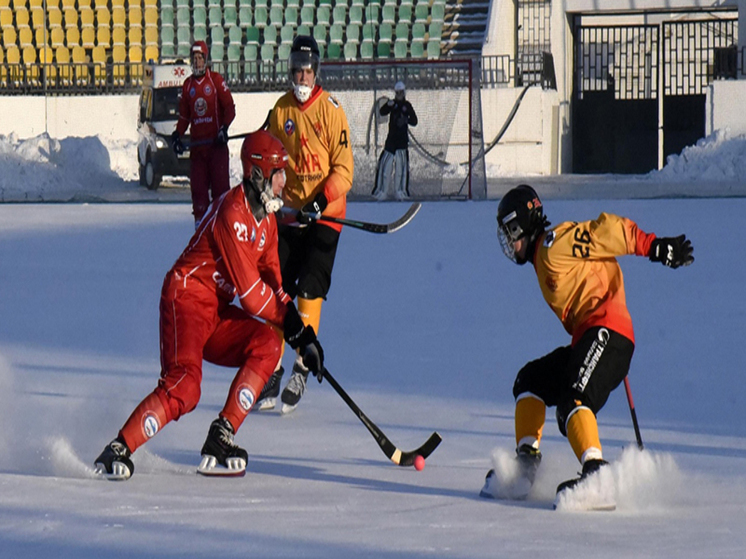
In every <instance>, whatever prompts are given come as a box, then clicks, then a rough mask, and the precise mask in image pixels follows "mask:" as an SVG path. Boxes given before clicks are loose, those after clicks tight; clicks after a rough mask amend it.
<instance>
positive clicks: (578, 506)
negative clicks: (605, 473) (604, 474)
mask: <svg viewBox="0 0 746 559" xmlns="http://www.w3.org/2000/svg"><path fill="white" fill-rule="evenodd" d="M608 464H609V463H608V462H607V461H606V460H601V459H599V460H586V461H585V462H584V463H583V471H582V472H581V474H580V477H576V478H573V479H568V480H567V481H563V482H562V483H560V484H559V485H558V486H557V495H556V497H555V499H554V508H555V509H557V508H558V505H559V504H560V501H562V500H563V498H564V500H565V502H564V503H563V504H564V505H565V506H566V507H567V508H568V510H614V509H616V503H615V502H614V501H615V499H614V497H613V494H609V493H608V491H606V490H603V489H602V490H600V491H599V490H598V489H599V488H587V491H586V488H585V486H584V482H586V481H587V480H588V478H590V477H592V476H593V475H594V474H597V472H598V471H599V470H600V469H602V468H605V467H606V466H608ZM574 489H579V491H581V492H587V495H582V496H580V497H578V496H576V495H573V496H572V497H569V495H570V494H571V492H572V491H573V490H574ZM606 489H608V488H606ZM611 489H612V490H613V488H611ZM568 498H569V499H572V500H573V501H577V502H572V503H571V504H568V503H567V499H568Z"/></svg>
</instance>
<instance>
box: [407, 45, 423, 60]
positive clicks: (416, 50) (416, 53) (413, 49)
mask: <svg viewBox="0 0 746 559" xmlns="http://www.w3.org/2000/svg"><path fill="white" fill-rule="evenodd" d="M409 52H410V54H411V55H412V58H423V57H424V56H425V43H423V42H422V41H418V42H414V43H411V44H410V45H409Z"/></svg>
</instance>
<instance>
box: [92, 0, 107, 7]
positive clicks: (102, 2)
mask: <svg viewBox="0 0 746 559" xmlns="http://www.w3.org/2000/svg"><path fill="white" fill-rule="evenodd" d="M93 7H94V8H96V9H99V8H108V7H109V2H108V1H107V0H93Z"/></svg>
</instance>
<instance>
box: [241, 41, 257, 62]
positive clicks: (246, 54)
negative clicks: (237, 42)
mask: <svg viewBox="0 0 746 559" xmlns="http://www.w3.org/2000/svg"><path fill="white" fill-rule="evenodd" d="M258 54H259V48H258V47H257V46H256V45H246V46H245V47H244V48H243V59H244V60H245V61H246V62H252V61H254V60H256V57H257V55H258Z"/></svg>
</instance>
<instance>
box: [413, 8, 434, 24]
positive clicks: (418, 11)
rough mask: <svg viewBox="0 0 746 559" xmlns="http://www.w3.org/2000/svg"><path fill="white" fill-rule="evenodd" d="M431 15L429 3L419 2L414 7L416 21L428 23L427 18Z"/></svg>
mask: <svg viewBox="0 0 746 559" xmlns="http://www.w3.org/2000/svg"><path fill="white" fill-rule="evenodd" d="M429 17H430V7H429V6H428V5H427V4H417V6H415V8H414V22H415V23H422V24H425V23H427V18H429Z"/></svg>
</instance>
